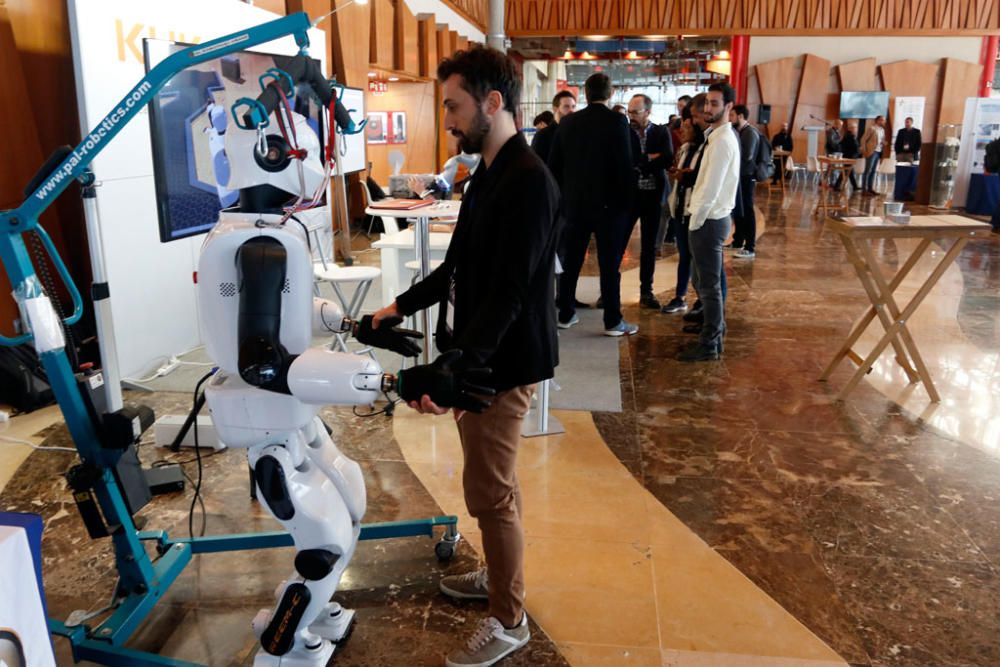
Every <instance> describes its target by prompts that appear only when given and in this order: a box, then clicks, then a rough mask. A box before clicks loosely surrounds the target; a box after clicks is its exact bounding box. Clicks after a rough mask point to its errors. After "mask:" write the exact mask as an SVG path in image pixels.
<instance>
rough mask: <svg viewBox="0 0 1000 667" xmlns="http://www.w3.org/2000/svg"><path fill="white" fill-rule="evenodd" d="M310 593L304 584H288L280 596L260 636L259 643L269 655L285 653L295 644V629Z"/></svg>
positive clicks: (307, 603) (309, 598) (307, 604)
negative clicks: (269, 620)
mask: <svg viewBox="0 0 1000 667" xmlns="http://www.w3.org/2000/svg"><path fill="white" fill-rule="evenodd" d="M311 599H312V595H311V594H310V593H309V589H308V588H306V585H305V584H302V583H295V584H290V585H289V586H288V587H287V588H286V589H285V592H284V594H283V595H282V596H281V602H279V603H278V608H277V609H275V610H274V614H272V615H271V622H270V623H268V624H267V628H266V629H265V630H264V632H263V633H262V634H261V636H260V644H261V646H263V647H264V650H265V651H267V652H268V653H270V654H271V655H285V654H286V653H288V652H289V651H290V650H292V647H293V646H294V645H295V631H296V630H298V629H299V623H300V622H301V621H302V614H304V613H305V611H306V607H308V606H309V601H310V600H311Z"/></svg>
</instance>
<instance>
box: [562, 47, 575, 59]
mask: <svg viewBox="0 0 1000 667" xmlns="http://www.w3.org/2000/svg"><path fill="white" fill-rule="evenodd" d="M562 57H563V60H573V52H572V51H570V50H569V49H566V53H564V54H563V56H562Z"/></svg>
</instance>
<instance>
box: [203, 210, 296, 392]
mask: <svg viewBox="0 0 1000 667" xmlns="http://www.w3.org/2000/svg"><path fill="white" fill-rule="evenodd" d="M280 220H281V216H279V215H262V214H259V213H232V212H226V211H224V212H223V213H221V214H220V216H219V222H218V224H216V225H215V227H213V228H212V231H211V232H209V234H208V236H207V237H206V238H205V242H204V244H203V245H202V248H201V256H200V257H199V259H198V312H199V315H200V317H201V323H202V327H203V329H204V340H205V347H206V350H207V352H208V354H209V356H210V357H211V358H212V359H214V360H215V362H216V363H217V364H218V365H219V367H220V368H221V369H222V370H224V371H226V372H227V373H229V374H231V375H236V376H239V364H238V361H237V360H238V353H239V336H238V326H239V303H240V300H239V293H240V283H239V275H238V272H237V266H236V257H237V253H238V252H239V249H240V247H241V246H242V245H243V244H244V243H246V242H247V241H249V240H251V239H254V238H258V237H263V236H267V237H271V238H274V239H276V240H278V241H279V242H280V243H281V245H282V247H283V248H284V249H285V252H286V253H287V257H288V259H287V262H286V264H285V267H286V269H285V270H286V274H285V284H284V287H283V289H282V295H281V296H282V298H281V331H280V334H279V340H280V341H281V344H282V345H283V346H284V347H285V349H286V350H287V351H288V353H289V354H293V355H297V354H302V353H303V352H304V351H305V350H306V348H308V347H309V345H310V343H311V335H312V319H313V290H312V284H313V275H312V258H311V257H310V255H309V248H308V243H307V241H306V237H305V231H304V230H303V229H302V228H301V227H300V226H299V225H296V224H285V225H282V226H278V225H277V223H278V222H279V221H280Z"/></svg>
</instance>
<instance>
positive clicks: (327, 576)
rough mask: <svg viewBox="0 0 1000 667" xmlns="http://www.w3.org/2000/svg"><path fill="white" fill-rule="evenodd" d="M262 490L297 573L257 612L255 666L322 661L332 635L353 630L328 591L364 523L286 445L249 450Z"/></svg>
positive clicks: (301, 666) (308, 665)
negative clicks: (287, 538)
mask: <svg viewBox="0 0 1000 667" xmlns="http://www.w3.org/2000/svg"><path fill="white" fill-rule="evenodd" d="M250 458H251V464H252V466H253V469H254V479H255V481H256V484H257V489H258V497H259V498H261V500H263V502H264V504H265V506H266V507H267V508H268V510H269V511H270V512H271V514H272V515H273V516H274V517H275V518H276V519H277V520H278V521H279V522H280V523H281V524H282V526H284V527H285V528H286V529H287V530H288V532H289V533H290V534H291V535H292V538H293V539H294V541H295V547H296V549H297V550H298V553H297V554H296V556H295V570H296V573H295V575H294V576H293V577H292V578H290V579H289V580H288V581H287V582H285V583H284V584H283V585H282V587H281V588H280V589H279V595H278V603H277V605H276V606H275V608H274V609H273V610H271V611H269V610H266V609H265V610H262V611H261V613H259V614H258V615H257V617H256V618H255V619H254V623H253V625H254V630H255V632H256V633H257V634H258V636H259V638H260V641H261V650H260V651H258V653H257V656H256V657H255V659H254V666H255V667H271V666H277V665H281V666H282V667H313V666H317V665H325V664H326V662H327V661H328V660H329V658H330V656H331V655H332V654H333V649H334V644H333V643H332V642H333V640H339V639H341V638H343V637H344V636H345V635H346V633H347V631H348V630H349V626H350V622H351V619H352V618H353V613H349V612H346V610H343V609H342V608H340V606H339V605H337V604H335V603H331V602H330V598H331V597H332V596H333V593H334V592H335V591H336V589H337V586H338V584H339V583H340V577H341V575H342V574H343V572H344V570H345V569H346V567H347V564H348V563H349V562H350V559H351V557H352V556H353V555H354V547H355V545H356V544H357V539H358V535H359V533H360V524H359V523H357V522H354V521H352V520H351V514H350V512H349V510H348V507H347V505H346V504H345V503H344V500H343V499H342V498H341V496H340V493H339V492H338V490H337V488H336V487H334V486H333V485H331V484H330V483H329V480H328V478H327V475H326V474H325V473H324V472H323V471H322V470H321V469H320V468H319V467H318V466H317V465H315V464H314V463H313V462H312V461H310V460H309V459H308V458H303V460H302V462H301V463H300V464H299V465H298V466H295V465H294V459H293V457H292V455H291V454H290V452H289V451H288V450H287V449H286V448H285V447H284V446H281V445H270V446H267V447H264V448H262V449H261V450H260V451H259V452H258V451H255V450H252V451H251V456H250Z"/></svg>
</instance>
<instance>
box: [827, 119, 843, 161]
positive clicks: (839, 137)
mask: <svg viewBox="0 0 1000 667" xmlns="http://www.w3.org/2000/svg"><path fill="white" fill-rule="evenodd" d="M843 138H844V121H842V120H840V119H839V118H836V119H834V121H833V123H832V124H831V125H830V127H828V128H826V154H827V155H835V154H836V153H842V152H843V151H841V150H840V142H841V141H843Z"/></svg>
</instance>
